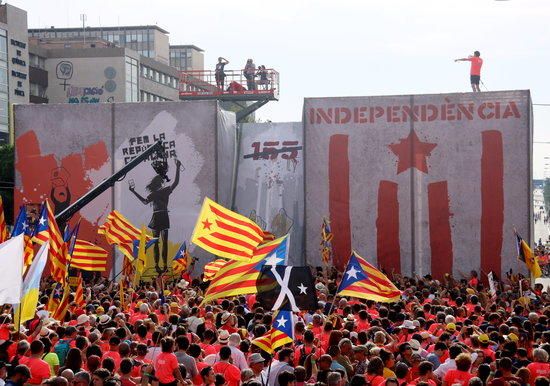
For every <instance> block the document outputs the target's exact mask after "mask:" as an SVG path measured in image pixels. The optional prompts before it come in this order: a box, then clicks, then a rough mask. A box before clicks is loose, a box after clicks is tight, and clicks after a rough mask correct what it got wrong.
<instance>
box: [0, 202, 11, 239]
mask: <svg viewBox="0 0 550 386" xmlns="http://www.w3.org/2000/svg"><path fill="white" fill-rule="evenodd" d="M8 238H9V233H8V226H7V224H6V217H4V203H3V201H2V196H0V244H1V243H3V242H4V241H6V240H7V239H8Z"/></svg>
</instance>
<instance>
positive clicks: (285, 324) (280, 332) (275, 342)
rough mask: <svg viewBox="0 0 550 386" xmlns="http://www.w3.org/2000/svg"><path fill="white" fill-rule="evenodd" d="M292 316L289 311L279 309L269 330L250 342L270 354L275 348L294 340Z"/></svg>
mask: <svg viewBox="0 0 550 386" xmlns="http://www.w3.org/2000/svg"><path fill="white" fill-rule="evenodd" d="M293 336H294V316H293V314H292V312H291V311H288V310H279V312H277V314H276V315H275V316H274V317H273V324H272V327H271V330H269V331H268V332H267V333H266V334H265V335H263V336H261V337H259V338H256V339H253V340H252V342H251V343H252V344H253V345H255V346H258V347H259V348H261V349H262V350H264V351H265V352H267V353H269V354H272V353H273V352H274V351H275V350H276V349H277V348H279V347H281V346H284V345H285V344H287V343H292V342H293V341H294V339H293Z"/></svg>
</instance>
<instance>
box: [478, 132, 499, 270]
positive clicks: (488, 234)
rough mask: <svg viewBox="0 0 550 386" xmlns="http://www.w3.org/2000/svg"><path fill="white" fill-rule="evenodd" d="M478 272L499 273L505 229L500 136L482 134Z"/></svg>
mask: <svg viewBox="0 0 550 386" xmlns="http://www.w3.org/2000/svg"><path fill="white" fill-rule="evenodd" d="M481 140H482V153H481V232H480V243H481V245H480V255H481V258H480V260H481V264H480V265H481V270H482V271H483V272H484V273H489V272H490V271H494V272H495V273H497V275H500V274H501V272H500V270H501V262H502V256H501V251H502V240H503V226H504V157H503V147H502V133H501V132H500V131H496V130H488V131H484V132H482V133H481Z"/></svg>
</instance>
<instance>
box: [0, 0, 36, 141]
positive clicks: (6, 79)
mask: <svg viewBox="0 0 550 386" xmlns="http://www.w3.org/2000/svg"><path fill="white" fill-rule="evenodd" d="M28 63H29V51H28V41H27V12H26V11H24V10H22V9H19V8H17V7H14V6H12V5H9V4H0V144H3V143H8V142H13V139H12V138H10V118H9V115H10V114H9V111H10V107H9V106H10V105H11V104H14V103H28V102H29V79H28V78H29V68H28Z"/></svg>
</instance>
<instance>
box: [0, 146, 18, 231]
mask: <svg viewBox="0 0 550 386" xmlns="http://www.w3.org/2000/svg"><path fill="white" fill-rule="evenodd" d="M14 185H15V169H14V147H13V145H0V195H1V196H2V200H3V201H4V213H5V216H6V222H7V223H8V224H13V187H14Z"/></svg>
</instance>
